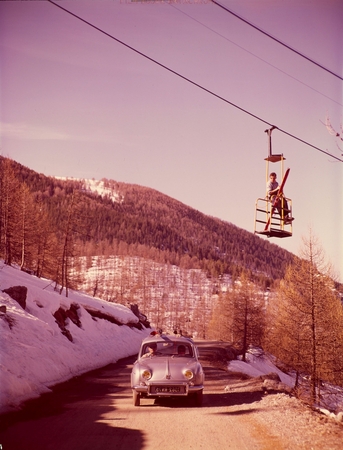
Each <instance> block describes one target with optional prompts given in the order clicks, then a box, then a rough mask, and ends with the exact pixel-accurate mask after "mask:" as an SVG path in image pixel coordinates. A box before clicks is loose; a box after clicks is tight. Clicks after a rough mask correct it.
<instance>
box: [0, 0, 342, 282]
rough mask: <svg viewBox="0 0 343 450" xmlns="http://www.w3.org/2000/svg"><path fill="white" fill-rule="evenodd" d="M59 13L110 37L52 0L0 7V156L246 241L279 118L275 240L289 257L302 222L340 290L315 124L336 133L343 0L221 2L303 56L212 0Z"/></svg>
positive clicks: (90, 5) (328, 174)
mask: <svg viewBox="0 0 343 450" xmlns="http://www.w3.org/2000/svg"><path fill="white" fill-rule="evenodd" d="M57 4H58V5H60V6H61V7H63V8H66V9H67V10H69V11H71V12H72V13H73V14H75V15H77V16H79V17H81V18H82V19H83V20H84V21H86V22H89V23H91V24H93V25H94V26H95V27H97V28H99V29H101V30H103V31H105V32H106V33H107V34H108V35H105V34H103V33H101V32H100V31H99V30H98V29H95V28H94V27H91V26H90V25H89V24H87V23H85V22H82V21H80V20H79V19H77V18H76V17H75V16H72V15H70V14H68V13H67V12H65V11H63V10H61V9H60V8H59V7H57V6H55V5H53V4H52V3H50V2H48V1H36V2H32V1H7V2H0V62H1V67H0V105H1V106H0V126H1V141H0V154H2V155H3V156H6V157H10V158H12V159H14V160H15V161H17V162H19V163H21V164H23V165H25V166H27V167H29V168H31V169H33V170H35V171H37V172H40V173H43V174H45V175H49V176H62V177H74V178H90V179H91V178H94V179H96V180H99V179H102V178H108V179H113V180H116V181H122V182H126V183H133V184H138V185H142V186H147V187H150V188H153V189H157V190H158V191H160V192H162V193H164V194H167V195H169V196H170V197H173V198H175V199H177V200H179V201H181V202H183V203H184V204H186V205H188V206H191V207H193V208H195V209H197V210H199V211H201V212H203V213H205V214H208V215H211V216H214V217H217V218H220V219H222V220H224V221H228V222H231V223H233V224H235V225H237V226H238V227H241V228H243V229H245V230H248V231H251V232H254V212H255V202H256V199H257V198H259V197H264V195H265V186H266V162H265V158H266V157H267V156H268V136H267V134H266V133H265V130H266V129H268V128H270V126H271V125H275V126H277V127H278V128H279V130H274V131H273V133H272V151H273V153H276V154H283V155H284V157H285V158H286V161H285V163H284V168H285V169H286V168H288V167H289V168H290V169H291V171H290V176H289V178H288V180H287V184H286V186H285V194H286V195H287V197H289V198H290V199H291V200H292V204H293V215H294V217H295V221H294V225H293V236H292V237H290V238H285V239H277V238H272V239H271V242H273V243H275V244H277V245H280V246H282V247H283V248H286V249H287V250H289V251H291V252H293V253H295V254H299V250H300V248H301V246H302V239H303V238H304V237H306V236H307V235H308V233H309V230H310V229H311V230H312V233H313V234H314V235H315V236H317V238H318V240H319V242H320V244H321V245H322V247H323V249H324V251H325V252H326V255H327V258H328V260H329V261H331V262H332V264H333V265H334V268H335V271H336V273H337V276H338V277H339V278H340V280H341V281H343V237H342V229H343V198H342V191H343V189H342V188H343V186H342V179H343V177H342V175H343V173H342V172H343V164H342V162H341V161H339V159H341V160H343V156H342V154H343V143H342V141H341V140H340V138H339V137H335V136H334V135H332V134H330V133H329V131H328V129H327V127H326V126H325V122H326V119H327V118H329V120H330V123H331V125H332V127H333V128H334V129H335V130H336V131H337V132H340V133H342V131H341V127H342V121H343V106H342V105H343V95H342V94H343V92H342V76H343V71H342V62H343V52H342V44H343V28H342V26H341V18H342V17H343V3H342V2H341V0H239V1H238V0H222V1H221V2H220V4H221V5H223V6H225V7H226V8H228V9H229V10H230V11H233V12H234V13H235V14H237V15H239V16H240V17H242V18H244V19H245V20H246V21H248V22H250V23H252V24H253V25H254V26H256V27H258V28H260V29H261V30H263V31H264V32H266V33H268V34H269V35H271V36H273V37H274V38H276V39H277V40H279V41H281V42H283V43H285V44H287V46H289V47H291V48H293V49H295V50H296V51H297V52H299V53H300V55H299V54H297V53H295V52H293V51H291V50H289V49H288V48H286V47H285V46H284V45H281V44H280V43H278V42H276V41H275V40H273V39H271V38H270V37H268V36H266V35H265V34H263V33H261V32H260V31H258V30H257V29H255V28H253V27H252V26H250V25H249V24H247V23H245V22H243V21H242V20H240V19H239V18H237V17H235V16H234V15H232V14H230V13H229V12H228V11H226V10H224V9H223V8H221V7H219V6H218V5H216V4H214V3H212V2H210V1H209V0H197V1H191V2H188V1H187V2H186V1H184V0H176V1H175V2H162V1H149V2H138V1H137V2H135V1H129V0H108V1H105V0H103V1H102V0H99V1H95V0H92V1H91V0H82V1H77V0H74V1H67V0H66V1H64V0H61V1H58V2H57ZM124 44H125V45H124ZM129 47H131V48H129ZM132 48H134V49H135V50H136V51H133V50H132ZM137 52H140V53H137ZM143 55H146V56H147V57H149V58H150V59H147V58H146V57H144V56H143ZM302 55H304V56H306V57H307V58H309V59H311V60H313V61H315V62H316V63H318V64H319V65H320V66H321V67H319V66H318V65H316V64H314V63H313V62H310V61H309V60H308V59H306V58H305V57H303V56H302ZM152 60H154V61H156V62H158V63H159V64H160V65H158V64H156V63H155V62H153V61H152ZM161 65H162V66H165V67H168V68H169V69H170V70H172V71H173V72H171V71H169V70H166V69H165V68H164V67H162V66H161ZM326 69H327V70H326ZM331 72H333V73H331ZM177 74H179V75H181V76H182V77H184V78H181V77H180V76H178V75H177ZM185 78H186V79H187V80H190V81H192V83H191V82H189V81H187V80H186V79H185ZM193 83H196V84H197V85H200V86H201V87H202V88H203V89H201V88H199V87H198V86H197V85H195V84H193ZM204 89H206V90H207V91H206V90H204ZM208 91H210V92H208ZM213 94H215V95H213ZM219 97H220V98H219ZM280 130H281V131H280ZM299 139H300V140H299ZM302 141H304V142H302ZM308 144H311V145H313V146H315V147H317V148H318V149H320V150H323V151H320V150H317V149H315V148H313V147H311V146H310V145H308ZM330 155H333V156H330ZM336 158H338V159H336ZM269 169H270V170H269V171H271V170H273V171H275V172H277V174H278V179H279V180H280V179H281V175H282V173H281V168H280V166H279V164H273V167H270V168H269ZM261 239H266V238H265V237H261Z"/></svg>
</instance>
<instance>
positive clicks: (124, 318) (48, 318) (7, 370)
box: [0, 261, 151, 413]
mask: <svg viewBox="0 0 343 450" xmlns="http://www.w3.org/2000/svg"><path fill="white" fill-rule="evenodd" d="M12 286H26V287H27V289H28V291H27V299H26V308H25V310H24V309H23V308H22V307H21V306H20V305H19V303H17V302H16V301H15V300H13V299H12V298H11V297H10V296H8V295H7V294H6V293H4V292H2V291H3V290H4V289H7V288H9V287H12ZM71 304H74V305H79V309H78V316H79V319H80V321H81V328H79V327H78V326H77V325H75V324H74V323H73V322H72V321H71V320H69V319H67V324H66V329H67V330H68V331H69V332H70V333H71V336H72V338H73V341H72V342H71V341H70V340H69V339H68V338H67V337H66V336H64V335H63V334H62V332H61V329H60V328H59V326H58V324H57V323H56V320H55V318H54V316H53V314H54V313H55V312H56V311H57V310H58V309H59V308H60V307H61V308H62V309H64V310H68V309H69V308H70V305H71ZM0 306H6V313H0V334H1V346H0V413H1V412H5V411H9V410H11V409H15V408H17V407H18V406H19V405H20V404H21V403H22V402H23V401H25V400H27V399H29V398H34V397H37V396H39V395H40V394H41V393H44V392H48V391H49V387H51V386H53V385H55V384H57V383H61V382H63V381H66V380H68V379H70V378H72V377H75V376H77V375H80V374H82V373H85V372H87V371H90V370H93V369H96V368H99V367H103V366H105V365H107V364H110V363H114V362H116V361H118V359H120V358H124V357H127V356H130V355H134V354H135V353H137V352H138V350H139V346H140V343H141V341H142V339H144V337H146V335H148V334H149V332H150V331H151V330H150V329H144V330H143V331H140V330H138V329H137V328H131V327H129V326H125V325H123V326H119V325H116V324H114V323H111V322H110V321H108V320H104V319H98V318H95V319H94V318H92V316H91V315H90V314H89V313H88V312H87V311H86V308H87V309H88V310H92V311H93V310H98V311H100V312H102V313H105V314H106V315H107V316H111V317H113V318H115V319H116V320H117V321H118V322H120V323H122V324H128V323H137V322H138V318H137V317H136V316H135V315H134V314H133V313H132V312H131V310H130V309H129V308H126V307H125V306H122V305H119V304H114V303H108V302H105V301H103V300H99V299H96V298H92V297H90V296H88V295H86V294H83V293H78V292H70V293H69V297H68V298H67V297H65V296H64V295H59V294H58V293H57V292H54V290H53V285H52V284H51V282H50V281H49V280H44V279H39V278H37V277H35V276H32V275H29V274H27V273H24V272H21V271H20V270H18V269H16V268H13V267H9V266H6V265H4V263H3V262H2V261H0Z"/></svg>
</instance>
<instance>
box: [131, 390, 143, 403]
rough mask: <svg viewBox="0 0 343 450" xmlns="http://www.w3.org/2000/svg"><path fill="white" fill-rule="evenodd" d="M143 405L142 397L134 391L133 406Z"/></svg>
mask: <svg viewBox="0 0 343 450" xmlns="http://www.w3.org/2000/svg"><path fill="white" fill-rule="evenodd" d="M140 404H141V396H140V394H139V393H138V392H136V391H135V390H133V406H140Z"/></svg>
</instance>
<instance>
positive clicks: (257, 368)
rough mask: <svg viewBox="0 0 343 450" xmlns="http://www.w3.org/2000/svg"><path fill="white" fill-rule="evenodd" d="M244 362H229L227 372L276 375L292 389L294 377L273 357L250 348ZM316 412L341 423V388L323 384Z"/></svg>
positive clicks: (342, 408)
mask: <svg viewBox="0 0 343 450" xmlns="http://www.w3.org/2000/svg"><path fill="white" fill-rule="evenodd" d="M245 358H246V362H244V361H242V360H241V357H240V359H237V360H234V361H230V363H229V365H228V370H229V371H230V372H237V373H244V374H246V375H248V376H249V377H260V376H263V375H268V374H277V375H278V376H279V378H280V380H281V383H283V384H284V385H286V386H288V388H293V387H294V385H295V377H293V376H291V375H288V374H286V373H284V372H282V370H280V369H278V367H277V366H276V365H275V364H274V361H275V357H273V355H269V354H266V353H264V352H263V351H261V349H258V348H251V349H249V352H248V353H246V355H245ZM315 407H316V408H317V410H318V411H320V412H322V413H323V414H326V415H327V416H330V417H332V418H334V419H336V420H338V421H340V422H342V421H343V388H341V387H339V386H333V385H331V384H329V383H324V384H323V386H322V388H321V400H320V404H317V405H315Z"/></svg>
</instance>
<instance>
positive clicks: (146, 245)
mask: <svg viewBox="0 0 343 450" xmlns="http://www.w3.org/2000/svg"><path fill="white" fill-rule="evenodd" d="M9 161H10V166H11V170H12V172H13V175H12V176H14V177H15V179H16V182H17V183H19V185H21V186H22V185H23V184H25V185H26V186H27V188H28V189H29V191H30V193H31V196H32V198H33V199H34V203H35V204H36V205H37V204H39V207H40V210H42V209H44V211H45V212H46V217H47V220H49V222H50V224H51V227H52V231H53V232H54V233H55V235H56V236H57V242H58V243H59V244H60V247H61V246H62V243H63V240H64V239H65V236H66V230H67V229H68V230H70V233H72V234H73V239H74V242H77V251H76V253H75V249H74V256H91V255H103V254H108V255H109V254H116V252H117V253H118V251H120V252H121V253H123V252H127V254H128V255H130V256H140V257H146V258H149V259H152V260H155V261H158V262H162V263H169V264H172V265H177V266H180V267H183V268H193V269H202V270H204V271H205V272H206V273H207V275H208V276H209V277H218V276H221V275H223V274H229V275H231V276H232V277H233V278H236V277H238V276H239V275H240V274H241V272H242V271H248V272H249V273H250V274H251V276H252V277H253V278H254V279H255V281H256V282H258V283H260V284H262V285H264V286H265V287H266V286H268V285H270V284H271V283H273V281H274V280H277V279H281V278H282V277H283V275H284V273H285V269H286V267H287V265H288V264H290V263H291V262H292V260H293V258H294V255H292V254H291V253H289V252H288V251H286V250H284V249H282V248H280V247H278V246H277V245H275V244H271V243H270V242H268V241H267V240H264V239H262V238H260V237H258V236H256V235H254V234H253V233H250V232H248V231H246V230H243V229H241V228H239V227H237V226H235V225H234V224H232V223H229V222H225V221H222V220H220V219H217V218H215V217H211V216H207V215H205V214H203V213H201V212H199V211H197V210H195V209H194V208H191V207H189V206H187V205H185V204H183V203H181V202H179V201H177V200H175V199H173V198H171V197H169V196H167V195H164V194H163V193H161V192H158V191H156V190H154V189H151V188H148V187H143V186H139V185H135V184H127V183H121V182H117V181H114V180H107V179H102V180H101V181H94V180H80V179H61V178H54V177H48V176H45V175H44V174H39V173H37V172H35V171H33V170H31V169H29V168H27V167H24V166H22V165H21V164H19V163H17V162H15V161H12V160H8V159H7V158H3V157H1V159H0V164H1V165H2V167H5V163H6V162H7V164H9ZM1 173H2V175H1V176H2V177H4V176H5V175H4V173H5V171H4V170H2V171H1ZM4 184H5V183H4V182H3V183H2V186H4ZM68 227H69V228H68ZM65 240H66V239H65ZM2 247H3V246H2ZM2 253H3V250H2ZM14 253H15V252H14ZM17 253H18V252H17Z"/></svg>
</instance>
